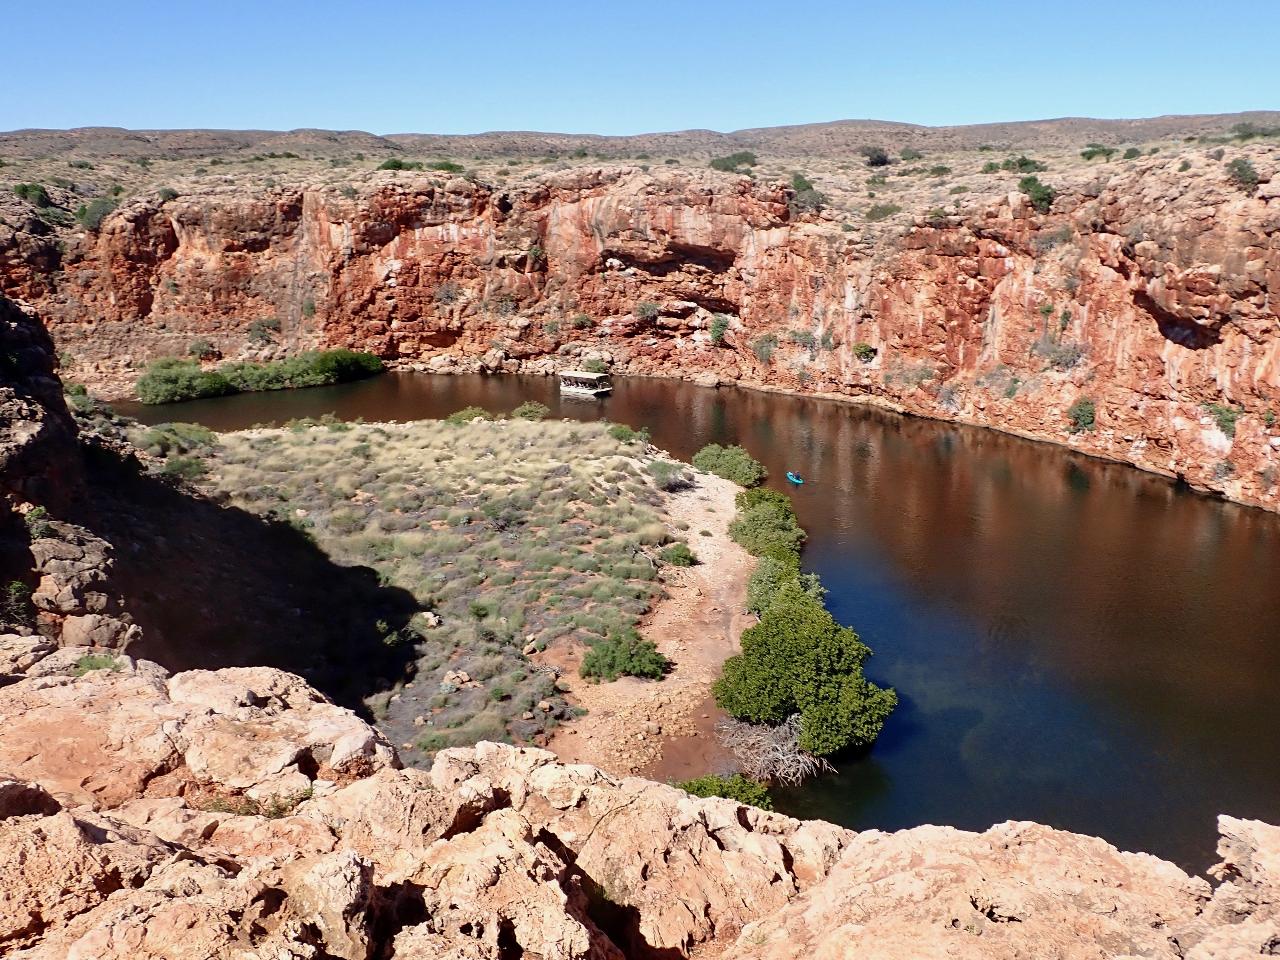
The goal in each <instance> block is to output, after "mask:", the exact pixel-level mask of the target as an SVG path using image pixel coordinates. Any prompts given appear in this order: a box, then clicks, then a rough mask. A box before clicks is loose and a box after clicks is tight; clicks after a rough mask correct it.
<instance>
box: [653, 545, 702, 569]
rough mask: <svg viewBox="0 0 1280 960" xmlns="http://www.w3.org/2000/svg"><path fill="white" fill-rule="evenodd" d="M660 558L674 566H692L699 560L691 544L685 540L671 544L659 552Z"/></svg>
mask: <svg viewBox="0 0 1280 960" xmlns="http://www.w3.org/2000/svg"><path fill="white" fill-rule="evenodd" d="M658 558H659V559H660V560H661V561H662V562H663V563H665V564H668V565H670V566H673V567H692V566H693V565H694V564H695V563H697V562H698V558H697V557H695V556H694V555H693V551H692V550H690V549H689V545H688V544H687V543H683V542H679V543H673V544H671V546H669V547H667V548H666V549H665V550H663V551H662V553H660V554H658Z"/></svg>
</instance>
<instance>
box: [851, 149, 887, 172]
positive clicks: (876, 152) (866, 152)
mask: <svg viewBox="0 0 1280 960" xmlns="http://www.w3.org/2000/svg"><path fill="white" fill-rule="evenodd" d="M858 153H860V154H862V155H863V156H864V157H866V159H867V166H868V167H887V166H888V165H889V164H890V163H892V161H891V160H890V159H889V153H888V151H886V150H885V148H884V147H872V146H865V147H859V148H858Z"/></svg>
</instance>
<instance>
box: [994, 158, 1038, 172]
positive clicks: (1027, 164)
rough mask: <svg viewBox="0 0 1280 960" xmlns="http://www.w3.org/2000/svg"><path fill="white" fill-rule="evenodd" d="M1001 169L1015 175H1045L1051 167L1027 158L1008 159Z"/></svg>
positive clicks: (1001, 165)
mask: <svg viewBox="0 0 1280 960" xmlns="http://www.w3.org/2000/svg"><path fill="white" fill-rule="evenodd" d="M1000 169H1001V170H1009V171H1012V172H1013V173H1043V172H1044V171H1045V170H1048V169H1049V165H1048V164H1047V163H1042V162H1041V161H1039V160H1032V159H1031V158H1029V157H1025V156H1022V157H1006V158H1005V161H1004V162H1003V163H1001V164H1000Z"/></svg>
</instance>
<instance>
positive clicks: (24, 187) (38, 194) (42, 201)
mask: <svg viewBox="0 0 1280 960" xmlns="http://www.w3.org/2000/svg"><path fill="white" fill-rule="evenodd" d="M13 192H14V193H15V194H17V195H18V196H19V197H21V198H22V199H23V200H25V201H27V203H29V204H31V205H32V206H33V207H36V208H38V209H41V210H43V209H44V208H45V207H51V206H53V201H52V200H51V199H49V192H48V191H47V190H45V188H44V184H41V183H19V184H15V185H14V188H13Z"/></svg>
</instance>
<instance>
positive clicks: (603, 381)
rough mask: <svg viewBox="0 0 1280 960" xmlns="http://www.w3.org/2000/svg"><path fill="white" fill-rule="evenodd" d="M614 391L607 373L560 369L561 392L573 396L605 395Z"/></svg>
mask: <svg viewBox="0 0 1280 960" xmlns="http://www.w3.org/2000/svg"><path fill="white" fill-rule="evenodd" d="M612 391H613V384H612V383H610V382H609V375H608V374H607V373H590V372H588V371H586V370H562V371H560V392H561V393H567V394H568V395H569V396H571V397H603V396H605V395H606V394H608V393H611V392H612Z"/></svg>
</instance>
